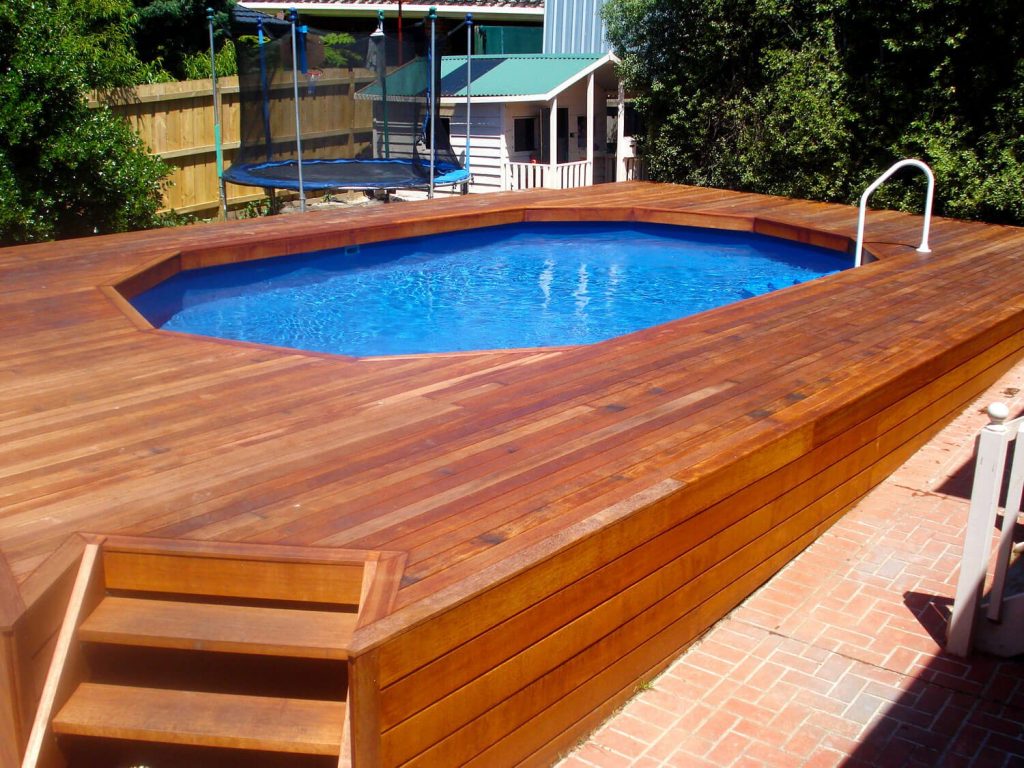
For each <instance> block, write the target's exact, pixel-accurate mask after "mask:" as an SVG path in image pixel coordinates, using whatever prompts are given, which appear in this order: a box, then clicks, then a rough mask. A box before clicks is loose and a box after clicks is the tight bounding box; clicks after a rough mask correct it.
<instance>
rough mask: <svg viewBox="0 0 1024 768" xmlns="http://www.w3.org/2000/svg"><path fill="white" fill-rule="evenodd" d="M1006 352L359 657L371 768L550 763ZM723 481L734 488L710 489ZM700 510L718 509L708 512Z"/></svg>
mask: <svg viewBox="0 0 1024 768" xmlns="http://www.w3.org/2000/svg"><path fill="white" fill-rule="evenodd" d="M1017 324H1018V325H1019V324H1020V321H1019V320H1018V323H1017ZM1022 345H1024V331H1022V330H1017V331H1016V332H1014V333H1012V334H1010V335H1009V336H1006V337H1005V338H1003V339H1002V340H1001V341H999V342H998V343H996V344H994V345H993V346H991V347H989V348H988V349H978V348H977V347H976V346H975V345H966V346H965V347H961V348H959V349H958V350H954V352H951V353H950V354H948V355H943V356H941V357H942V358H943V359H939V360H936V361H935V362H934V364H933V365H931V366H929V370H930V371H931V372H932V374H933V375H932V376H931V377H930V378H926V377H923V376H918V377H910V381H909V382H908V383H903V382H902V381H900V380H899V379H897V380H896V381H894V382H892V386H890V387H888V388H885V389H884V390H880V391H877V392H875V393H873V395H872V396H871V398H870V399H871V400H872V402H874V403H876V404H877V405H878V406H879V407H878V409H877V410H875V411H864V410H861V411H860V413H861V415H862V416H863V415H864V414H865V413H870V415H869V416H868V417H867V418H862V420H860V421H859V422H853V421H852V420H850V419H846V418H840V422H841V423H842V425H843V426H842V428H841V429H821V428H817V425H814V424H812V425H811V427H812V429H811V432H813V433H814V434H816V435H817V436H818V439H813V438H808V437H807V436H806V435H801V436H800V437H798V438H796V441H795V444H796V445H797V446H799V448H798V451H799V455H798V456H797V457H796V458H795V459H794V460H791V461H788V462H786V463H784V464H782V465H781V466H778V467H777V468H775V469H774V470H773V471H769V472H768V473H767V474H764V475H762V476H760V477H757V478H750V477H749V474H750V471H749V469H745V468H744V467H743V466H742V465H743V464H746V465H747V466H748V467H749V466H760V467H765V468H768V469H771V468H773V467H776V465H778V464H779V462H778V460H777V459H775V458H773V457H772V455H771V454H773V453H775V452H778V451H779V450H780V448H779V445H772V446H768V447H766V448H764V449H763V450H762V451H760V454H761V455H758V454H757V453H755V454H751V455H746V456H742V457H740V458H739V459H738V461H737V462H736V466H733V467H728V466H727V467H724V468H723V470H722V471H721V472H720V473H717V475H718V476H717V477H715V476H712V477H709V478H707V479H706V480H704V482H703V485H706V486H709V487H715V486H717V488H714V490H711V491H710V493H708V492H703V493H702V490H703V489H702V488H701V482H700V481H698V482H694V483H693V484H684V485H682V486H681V487H678V488H672V487H667V488H665V489H664V490H663V497H662V498H661V499H659V500H658V501H656V502H655V503H653V504H650V505H647V506H644V507H640V508H638V509H631V510H630V511H629V512H627V513H626V514H624V515H623V516H622V518H621V519H619V520H616V521H614V522H612V523H611V524H609V525H608V526H607V527H605V528H603V529H601V530H600V531H598V532H597V533H595V534H593V535H592V536H590V537H589V538H587V539H585V540H583V541H580V542H579V543H577V544H575V545H573V546H571V547H570V548H568V549H566V550H565V551H562V552H560V553H559V554H558V555H557V556H556V557H554V558H552V559H550V560H548V561H545V562H543V563H540V564H538V565H537V566H535V567H534V568H532V569H530V570H529V571H526V572H524V573H521V574H517V575H515V576H514V577H512V578H511V579H509V581H507V582H506V583H504V584H501V585H499V586H496V587H494V588H493V589H491V590H490V591H488V592H486V593H484V594H482V595H480V596H479V597H477V598H475V599H472V600H470V601H468V602H466V603H464V604H462V605H460V606H458V607H457V608H455V609H454V610H452V611H450V612H449V613H448V614H446V615H444V616H443V617H439V618H438V620H437V621H436V622H427V623H425V624H423V625H421V626H420V627H417V628H414V629H412V630H410V631H408V632H406V633H405V634H401V635H399V636H398V637H396V638H394V639H393V640H391V641H387V642H384V643H383V644H382V645H381V646H380V647H379V648H378V649H377V650H376V651H375V654H376V661H377V663H378V664H379V665H380V668H379V670H378V674H379V676H380V682H381V684H382V689H381V691H380V693H379V703H378V706H379V723H378V727H379V728H380V732H381V734H382V735H381V740H380V745H379V763H380V764H381V765H387V766H390V765H406V764H408V765H423V766H429V765H481V766H484V765H511V764H515V763H518V762H520V761H528V762H531V763H535V764H540V765H542V764H545V763H547V762H550V761H551V760H553V759H555V758H556V757H557V754H558V752H559V750H561V749H563V748H566V747H568V746H571V744H572V743H573V742H574V741H575V740H576V739H577V738H578V737H579V736H580V735H582V732H583V729H585V728H588V727H593V726H594V725H595V724H596V723H594V722H591V721H590V720H589V719H588V716H589V715H591V713H593V712H598V713H601V712H605V711H607V710H608V709H609V708H610V706H614V704H616V703H620V702H621V700H623V699H624V698H627V697H628V696H629V695H630V692H631V690H632V688H633V686H634V685H635V683H636V681H637V680H638V679H642V678H643V677H644V676H646V675H648V674H651V673H652V672H654V671H657V670H658V669H659V668H660V667H661V666H662V665H663V664H664V663H665V662H666V661H667V660H668V659H670V658H671V657H672V656H674V655H675V654H676V653H678V652H679V650H680V649H682V648H683V647H685V646H686V645H687V644H688V643H690V642H692V641H693V640H694V639H695V638H696V637H698V636H699V635H700V634H701V633H702V632H703V631H705V630H706V629H707V628H708V627H709V626H710V625H711V624H713V623H714V622H715V621H716V620H718V619H719V618H721V617H722V616H723V615H724V614H725V613H726V612H728V611H729V610H730V609H731V608H733V607H734V606H735V605H737V604H738V603H739V602H740V601H742V600H743V599H744V598H745V597H746V596H747V595H749V594H750V592H751V591H752V590H753V589H755V588H756V587H757V586H759V585H760V584H761V583H763V582H764V581H765V580H766V579H767V578H769V577H770V576H771V575H772V574H773V573H774V572H776V571H777V570H778V569H779V568H781V567H782V566H783V565H784V564H785V563H786V562H788V561H789V560H790V559H791V558H792V557H793V556H795V555H796V554H798V553H799V552H800V551H801V550H802V549H803V548H804V547H806V546H807V545H808V544H809V543H811V542H812V541H813V540H814V538H816V537H817V535H818V534H819V533H820V531H821V530H822V529H823V528H824V527H827V526H828V525H830V524H831V523H832V522H834V521H835V519H837V518H838V516H840V515H841V513H842V512H843V511H845V510H846V509H848V508H849V506H850V505H852V504H853V503H855V502H856V501H857V500H858V499H859V498H861V497H862V496H863V495H864V494H865V493H866V492H867V491H869V490H870V489H871V488H872V487H873V486H874V485H876V484H877V483H878V482H880V481H881V480H882V479H884V478H885V477H886V476H887V475H888V474H889V473H891V472H892V471H893V470H894V469H895V468H896V467H898V466H899V465H900V464H901V463H902V462H903V461H905V460H906V459H907V458H908V457H909V456H910V455H911V454H912V453H913V452H914V451H915V450H916V449H917V448H918V447H919V446H920V445H922V444H923V443H924V442H926V441H927V439H929V438H930V437H931V436H932V435H933V434H934V433H936V432H937V431H938V430H939V429H940V428H941V426H942V425H943V424H944V423H945V422H946V421H947V420H948V418H949V417H951V416H952V415H954V414H956V413H958V412H959V410H960V409H962V407H963V406H964V405H965V404H966V403H967V402H969V401H970V400H971V399H972V398H973V397H975V396H976V395H977V394H978V393H979V392H980V391H982V390H983V389H984V388H985V387H987V386H988V385H990V384H991V382H992V381H994V380H995V379H996V378H998V376H999V375H1000V374H1002V373H1003V372H1004V371H1005V370H1007V369H1008V368H1009V367H1010V366H1011V365H1012V364H1013V362H1014V361H1015V360H1016V357H1017V355H1018V354H1019V351H1020V349H1021V347H1022ZM955 352H959V354H955ZM951 358H952V359H951ZM957 359H958V362H957V363H954V362H953V360H957ZM901 384H902V386H901ZM837 416H841V414H837ZM778 442H779V444H780V445H782V446H787V445H789V444H793V443H792V441H787V440H785V439H782V440H779V441H778ZM787 453H788V452H787ZM730 474H736V475H739V476H741V477H744V478H745V482H746V483H747V484H746V485H744V486H743V487H740V488H732V487H729V486H731V485H733V484H732V483H728V482H727V483H725V484H724V485H725V487H722V486H723V483H722V482H721V480H722V479H724V477H725V476H726V475H730ZM723 493H725V494H727V495H725V496H724V497H723V496H722V494H723ZM709 495H710V496H711V497H712V498H714V497H719V498H718V500H717V501H716V502H715V503H711V504H708V503H707V500H708V497H709ZM624 511H625V510H624ZM534 595H536V596H542V595H546V596H543V597H541V598H540V599H539V600H537V601H535V602H531V599H532V596H534ZM524 596H526V597H524ZM434 624H436V626H434ZM446 636H447V637H449V638H450V640H449V642H445V640H444V638H445V637H446ZM416 663H421V664H422V666H419V667H417V668H414V669H410V667H411V666H412V665H414V664H416Z"/></svg>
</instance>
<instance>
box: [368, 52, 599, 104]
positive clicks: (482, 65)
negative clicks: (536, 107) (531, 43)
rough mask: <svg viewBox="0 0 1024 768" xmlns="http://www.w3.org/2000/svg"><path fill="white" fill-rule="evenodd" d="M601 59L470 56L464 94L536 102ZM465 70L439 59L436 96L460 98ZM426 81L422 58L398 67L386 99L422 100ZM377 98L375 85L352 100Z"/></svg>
mask: <svg viewBox="0 0 1024 768" xmlns="http://www.w3.org/2000/svg"><path fill="white" fill-rule="evenodd" d="M606 56H607V54H604V53H567V54H561V53H558V54H541V53H524V54H514V55H512V54H501V55H492V56H474V57H473V60H472V62H471V64H470V67H471V69H472V74H473V81H472V83H471V88H472V91H471V93H470V95H471V97H473V98H488V97H492V98H493V97H507V98H522V97H531V96H536V97H538V98H539V97H542V96H544V95H546V94H549V93H551V92H552V91H554V90H555V89H557V88H558V87H559V86H562V85H564V84H566V83H569V82H571V81H573V80H575V79H576V78H577V77H578V76H579V75H580V74H581V73H583V72H584V71H585V70H586V69H587V68H589V67H591V66H593V65H594V64H595V63H597V62H599V61H601V60H602V59H604V58H605V57H606ZM466 70H467V65H466V57H465V56H445V57H443V58H442V59H441V87H440V91H441V96H442V97H448V98H460V97H465V95H466ZM427 77H428V75H427V69H426V67H425V64H424V62H423V60H422V59H417V60H416V61H415V62H410V63H409V64H406V65H405V66H404V67H399V68H398V69H396V70H394V71H393V72H392V73H391V74H389V75H388V77H387V93H388V99H389V100H391V99H394V100H396V101H400V100H406V99H408V98H415V97H420V98H422V97H423V94H424V93H425V92H426V87H427V83H426V81H427ZM380 93H381V88H380V83H379V82H377V83H372V84H371V85H368V86H367V87H365V88H363V89H362V90H360V91H359V93H358V94H357V98H362V99H379V98H380Z"/></svg>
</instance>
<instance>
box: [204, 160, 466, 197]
mask: <svg viewBox="0 0 1024 768" xmlns="http://www.w3.org/2000/svg"><path fill="white" fill-rule="evenodd" d="M429 169H430V166H429V165H425V164H424V163H423V162H422V161H413V160H411V159H407V158H395V159H390V160H358V159H356V160H353V159H339V160H303V161H302V186H303V187H304V188H305V189H306V190H328V189H408V188H415V187H427V186H430V179H429V178H428V172H429ZM224 179H225V180H226V181H230V182H232V183H234V184H243V185H246V186H250V187H268V188H273V189H290V190H293V191H298V189H299V168H298V163H297V162H296V161H295V160H273V161H270V162H264V163H246V164H243V165H237V164H236V165H232V166H231V167H230V168H228V169H227V170H225V171H224ZM468 180H469V172H468V171H467V170H466V169H464V168H462V167H460V166H458V165H453V164H452V163H438V164H437V165H435V167H434V184H435V185H443V184H459V183H462V182H464V181H468Z"/></svg>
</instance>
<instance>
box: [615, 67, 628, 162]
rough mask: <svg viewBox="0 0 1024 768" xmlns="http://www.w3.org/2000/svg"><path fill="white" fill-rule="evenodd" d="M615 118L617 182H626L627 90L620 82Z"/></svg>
mask: <svg viewBox="0 0 1024 768" xmlns="http://www.w3.org/2000/svg"><path fill="white" fill-rule="evenodd" d="M616 106H617V110H616V113H615V114H616V118H615V125H616V127H615V180H616V181H626V89H625V86H623V84H622V81H621V80H620V81H619V99H618V104H617V105H616Z"/></svg>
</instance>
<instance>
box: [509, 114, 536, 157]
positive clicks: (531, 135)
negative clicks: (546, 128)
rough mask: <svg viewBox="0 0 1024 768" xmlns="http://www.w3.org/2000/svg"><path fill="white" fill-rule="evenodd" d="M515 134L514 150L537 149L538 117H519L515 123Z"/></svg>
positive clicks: (528, 150)
mask: <svg viewBox="0 0 1024 768" xmlns="http://www.w3.org/2000/svg"><path fill="white" fill-rule="evenodd" d="M513 134H514V135H513V142H512V149H513V151H515V152H533V151H535V150H536V149H537V118H536V117H517V118H516V119H515V121H514V123H513Z"/></svg>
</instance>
